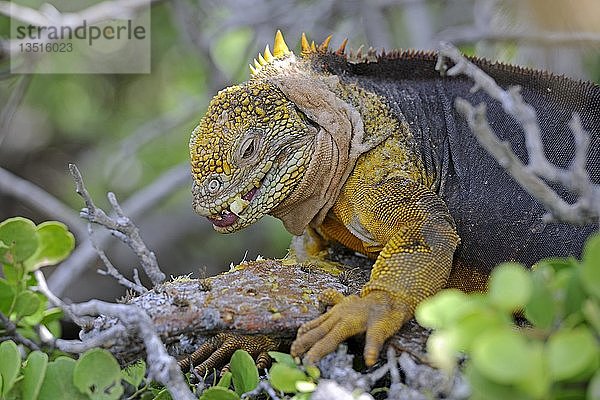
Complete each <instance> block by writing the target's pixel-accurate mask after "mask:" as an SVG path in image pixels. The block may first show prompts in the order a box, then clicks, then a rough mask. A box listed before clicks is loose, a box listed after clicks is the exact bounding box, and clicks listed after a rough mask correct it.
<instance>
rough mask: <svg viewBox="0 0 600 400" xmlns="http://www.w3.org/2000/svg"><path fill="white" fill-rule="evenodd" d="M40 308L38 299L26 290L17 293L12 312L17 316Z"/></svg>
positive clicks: (24, 315) (22, 315) (29, 313)
mask: <svg viewBox="0 0 600 400" xmlns="http://www.w3.org/2000/svg"><path fill="white" fill-rule="evenodd" d="M39 308H40V299H39V298H38V296H36V295H35V293H32V292H30V291H28V290H26V291H23V292H21V293H19V295H18V296H17V300H16V301H15V307H14V312H15V313H16V314H17V315H18V316H19V317H27V316H28V315H32V314H33V313H35V312H36V311H37V310H38V309H39Z"/></svg>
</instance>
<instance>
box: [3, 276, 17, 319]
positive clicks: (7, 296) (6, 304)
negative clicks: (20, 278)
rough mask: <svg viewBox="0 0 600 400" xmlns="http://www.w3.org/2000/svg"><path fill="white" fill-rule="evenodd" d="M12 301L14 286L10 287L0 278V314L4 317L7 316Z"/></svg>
mask: <svg viewBox="0 0 600 400" xmlns="http://www.w3.org/2000/svg"><path fill="white" fill-rule="evenodd" d="M14 299H15V289H14V285H11V284H10V283H8V282H7V281H6V280H5V279H2V278H0V312H2V313H3V314H4V315H8V314H9V311H10V308H11V306H12V304H13V301H14Z"/></svg>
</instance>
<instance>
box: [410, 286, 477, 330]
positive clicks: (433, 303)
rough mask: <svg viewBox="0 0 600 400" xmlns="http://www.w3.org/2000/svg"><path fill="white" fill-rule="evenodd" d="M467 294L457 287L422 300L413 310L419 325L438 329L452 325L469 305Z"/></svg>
mask: <svg viewBox="0 0 600 400" xmlns="http://www.w3.org/2000/svg"><path fill="white" fill-rule="evenodd" d="M469 303H470V302H469V298H468V296H467V295H466V294H465V293H463V292H461V291H459V290H457V289H446V290H442V291H440V292H438V293H437V294H436V295H435V296H432V297H430V298H428V299H426V300H424V301H422V302H421V303H420V304H419V305H418V306H417V309H416V311H415V317H416V318H417V321H418V322H419V324H420V325H422V326H425V327H427V328H433V329H439V328H446V327H448V326H450V325H452V324H453V323H454V322H455V321H456V319H457V318H458V317H459V316H460V315H462V313H463V312H464V310H465V308H466V307H467V306H468V305H469Z"/></svg>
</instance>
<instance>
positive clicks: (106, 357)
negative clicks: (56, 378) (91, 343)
mask: <svg viewBox="0 0 600 400" xmlns="http://www.w3.org/2000/svg"><path fill="white" fill-rule="evenodd" d="M73 383H74V384H75V386H76V387H77V389H79V391H80V392H81V393H84V394H86V395H87V396H89V398H90V399H93V400H116V399H119V398H120V397H121V395H122V394H123V385H122V384H121V368H119V363H118V362H117V360H115V357H114V356H113V355H112V354H110V353H109V352H108V351H107V350H104V349H92V350H88V351H86V352H85V353H83V355H82V356H81V357H80V358H79V360H78V361H77V364H76V365H75V369H74V370H73Z"/></svg>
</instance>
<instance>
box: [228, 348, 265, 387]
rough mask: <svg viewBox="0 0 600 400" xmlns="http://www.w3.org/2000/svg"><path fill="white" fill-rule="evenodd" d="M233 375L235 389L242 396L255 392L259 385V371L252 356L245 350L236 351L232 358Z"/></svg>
mask: <svg viewBox="0 0 600 400" xmlns="http://www.w3.org/2000/svg"><path fill="white" fill-rule="evenodd" d="M230 365H231V374H232V378H233V387H234V388H235V392H236V393H237V394H239V395H240V396H241V395H242V394H243V393H246V392H249V391H251V390H254V389H255V388H256V386H257V385H258V369H256V363H255V362H254V359H253V358H252V356H251V355H250V354H248V352H247V351H245V350H236V351H235V353H233V355H232V356H231V362H230Z"/></svg>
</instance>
